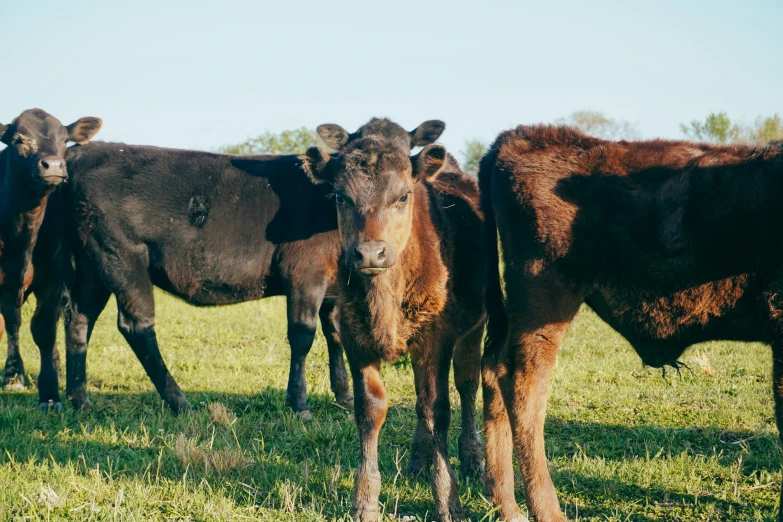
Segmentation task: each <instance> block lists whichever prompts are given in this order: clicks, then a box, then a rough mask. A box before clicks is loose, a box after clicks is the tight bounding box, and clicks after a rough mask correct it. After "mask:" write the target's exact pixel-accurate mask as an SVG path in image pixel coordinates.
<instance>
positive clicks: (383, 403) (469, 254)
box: [303, 138, 485, 521]
mask: <svg viewBox="0 0 783 522" xmlns="http://www.w3.org/2000/svg"><path fill="white" fill-rule="evenodd" d="M303 160H304V165H305V169H306V170H307V171H308V173H309V174H310V175H311V176H312V177H313V179H314V180H316V181H317V182H326V183H329V184H331V185H332V186H333V187H334V199H335V203H336V205H337V209H338V210H337V213H338V225H339V229H340V239H341V243H342V251H343V254H342V262H341V263H340V268H339V274H338V277H339V281H340V291H341V295H340V298H339V310H340V318H341V322H340V331H341V333H342V334H341V336H342V339H343V343H344V345H345V351H346V354H347V355H348V362H349V363H350V365H351V373H352V375H353V383H354V395H355V401H354V409H355V416H356V424H357V426H358V429H359V438H360V441H361V461H360V463H359V468H358V470H357V473H356V483H355V488H354V507H353V514H354V516H355V517H356V519H357V520H363V521H365V520H377V518H378V495H379V493H380V485H381V480H380V472H379V470H378V435H379V431H380V429H381V425H382V424H383V422H384V420H385V418H386V410H387V407H388V401H387V398H386V393H385V391H384V388H383V383H382V381H381V374H380V365H381V362H382V361H394V360H396V359H398V358H399V357H400V356H402V355H403V354H405V353H410V355H411V360H412V363H413V372H414V378H415V387H416V397H417V400H416V414H417V416H418V425H417V430H416V438H415V440H414V446H413V452H412V459H411V465H410V467H409V469H410V470H412V471H418V470H421V469H424V468H426V467H427V466H428V465H429V463H430V461H431V462H432V463H433V464H434V465H433V479H432V480H433V482H432V488H433V494H434V496H435V502H436V504H437V512H438V515H439V517H440V518H441V520H447V521H448V520H459V519H461V518H462V508H461V506H460V502H459V497H458V493H457V482H456V479H455V477H454V472H453V471H452V469H451V466H450V464H449V459H448V449H447V437H448V426H449V418H450V406H449V396H448V376H449V366H450V364H449V363H450V361H451V360H452V355H453V359H454V375H455V381H456V385H457V389H458V391H459V393H460V399H461V401H462V435H461V437H460V445H459V449H460V462H461V463H462V467H463V471H465V472H467V473H468V474H471V473H476V472H478V473H480V472H481V471H480V470H481V468H482V466H481V448H480V445H479V442H478V436H477V433H476V428H475V417H474V409H475V399H476V391H477V388H478V374H479V367H480V357H481V336H482V331H483V326H484V305H483V294H484V286H485V285H484V282H485V260H484V255H483V249H482V247H481V245H482V243H483V239H482V234H483V224H482V217H481V214H480V211H479V210H478V205H479V202H478V187H477V186H476V183H475V182H474V181H473V180H472V179H471V178H469V177H467V176H466V175H464V174H462V173H461V172H460V171H459V167H458V166H457V165H456V162H455V161H454V160H453V158H451V157H450V156H448V155H447V153H446V150H445V149H444V148H443V147H442V146H440V145H429V146H427V147H425V148H424V149H423V150H422V151H421V152H420V153H419V154H417V155H416V156H414V157H413V158H410V157H409V156H408V154H406V153H405V152H404V151H402V150H400V149H399V148H398V147H395V145H394V144H393V143H391V142H389V141H382V140H377V139H374V138H365V139H360V140H357V141H355V142H353V143H351V144H349V145H348V146H347V147H346V148H345V149H344V150H343V151H341V153H340V154H339V155H338V156H337V157H336V158H330V157H329V156H328V155H326V154H324V153H323V152H321V151H320V150H318V149H317V148H315V147H312V148H310V149H308V151H307V154H306V155H305V156H303Z"/></svg>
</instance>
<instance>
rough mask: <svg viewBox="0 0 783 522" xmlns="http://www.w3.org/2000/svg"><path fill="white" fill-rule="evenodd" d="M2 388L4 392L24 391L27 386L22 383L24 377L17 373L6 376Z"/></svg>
mask: <svg viewBox="0 0 783 522" xmlns="http://www.w3.org/2000/svg"><path fill="white" fill-rule="evenodd" d="M3 388H4V389H5V391H25V390H26V389H27V386H26V385H25V382H24V375H22V374H19V373H17V374H13V375H7V374H6V377H5V386H4V387H3Z"/></svg>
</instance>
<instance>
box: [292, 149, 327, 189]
mask: <svg viewBox="0 0 783 522" xmlns="http://www.w3.org/2000/svg"><path fill="white" fill-rule="evenodd" d="M299 159H300V160H302V169H303V170H304V171H305V172H306V173H307V177H309V178H310V179H311V180H312V181H313V183H317V184H320V183H329V184H331V183H334V169H332V168H331V161H332V158H331V157H329V155H328V154H327V153H325V152H324V151H322V150H321V149H319V148H318V147H308V149H307V152H305V153H304V155H302V156H299Z"/></svg>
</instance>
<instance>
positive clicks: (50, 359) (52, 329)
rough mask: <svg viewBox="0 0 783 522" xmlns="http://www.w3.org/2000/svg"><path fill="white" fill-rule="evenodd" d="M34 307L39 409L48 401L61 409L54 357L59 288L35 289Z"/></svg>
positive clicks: (60, 301) (45, 405) (32, 326)
mask: <svg viewBox="0 0 783 522" xmlns="http://www.w3.org/2000/svg"><path fill="white" fill-rule="evenodd" d="M35 298H36V307H35V314H34V315H33V319H32V321H31V322H30V331H31V332H32V334H33V340H34V341H35V344H36V345H37V346H38V350H39V352H40V354H41V371H40V373H39V374H38V408H39V409H40V410H42V411H45V410H46V409H48V407H49V402H50V401H51V403H52V405H53V406H54V409H55V411H60V410H61V409H62V403H61V402H60V393H59V379H58V368H59V364H58V357H57V347H56V345H55V344H56V340H57V321H58V319H59V318H60V310H61V303H62V293H61V292H60V290H59V289H52V290H50V291H47V292H36V294H35Z"/></svg>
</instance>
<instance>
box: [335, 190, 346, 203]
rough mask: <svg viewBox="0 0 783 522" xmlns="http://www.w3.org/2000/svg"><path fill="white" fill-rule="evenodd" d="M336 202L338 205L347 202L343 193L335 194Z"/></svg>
mask: <svg viewBox="0 0 783 522" xmlns="http://www.w3.org/2000/svg"><path fill="white" fill-rule="evenodd" d="M334 202H335V203H337V204H338V205H344V204H345V197H344V196H343V195H342V194H337V193H335V195H334Z"/></svg>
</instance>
